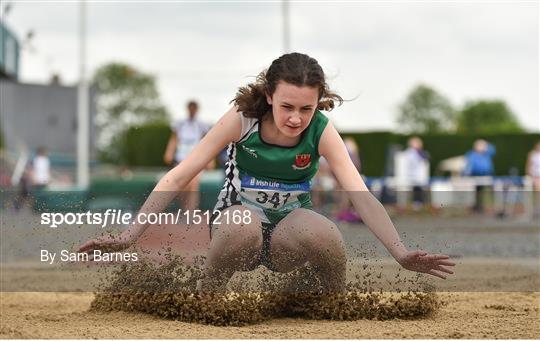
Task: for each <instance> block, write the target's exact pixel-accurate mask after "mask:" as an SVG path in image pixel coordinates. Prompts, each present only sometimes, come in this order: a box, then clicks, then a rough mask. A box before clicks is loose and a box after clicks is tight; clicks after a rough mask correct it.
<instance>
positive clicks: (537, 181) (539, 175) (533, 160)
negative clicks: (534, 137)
mask: <svg viewBox="0 0 540 341" xmlns="http://www.w3.org/2000/svg"><path fill="white" fill-rule="evenodd" d="M526 172H527V175H528V176H530V177H531V178H532V181H533V188H534V190H535V191H540V141H538V142H537V143H536V145H535V146H534V148H533V150H531V151H530V152H529V155H528V157H527V166H526Z"/></svg>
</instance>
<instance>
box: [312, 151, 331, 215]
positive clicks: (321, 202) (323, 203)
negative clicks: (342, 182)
mask: <svg viewBox="0 0 540 341" xmlns="http://www.w3.org/2000/svg"><path fill="white" fill-rule="evenodd" d="M335 186H336V180H335V179H334V175H333V174H332V171H331V170H330V165H329V164H328V161H326V159H325V158H324V157H321V158H320V159H319V169H318V170H317V173H316V174H315V176H314V177H313V184H312V186H311V189H312V200H313V206H315V207H316V208H317V209H319V210H321V211H324V212H326V208H327V206H328V205H330V204H332V203H333V202H334V197H333V196H334V189H335ZM329 213H330V212H326V214H329Z"/></svg>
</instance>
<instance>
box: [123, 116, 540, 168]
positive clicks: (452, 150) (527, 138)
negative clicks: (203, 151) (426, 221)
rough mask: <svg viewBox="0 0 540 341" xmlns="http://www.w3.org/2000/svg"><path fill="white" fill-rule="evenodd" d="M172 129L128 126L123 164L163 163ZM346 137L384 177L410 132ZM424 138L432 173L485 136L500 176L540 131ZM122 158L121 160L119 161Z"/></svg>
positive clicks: (522, 157) (520, 163) (517, 163)
mask: <svg viewBox="0 0 540 341" xmlns="http://www.w3.org/2000/svg"><path fill="white" fill-rule="evenodd" d="M170 134H171V129H170V127H169V126H168V125H167V124H166V123H148V124H144V125H140V126H136V127H131V128H129V129H128V130H127V131H126V132H125V134H124V135H123V138H122V141H123V142H122V144H123V146H122V150H123V153H122V154H123V160H121V161H123V163H124V164H126V165H129V166H148V167H150V166H164V163H163V153H164V152H165V148H166V146H167V141H168V139H169V136H170ZM342 136H343V137H346V136H350V137H352V138H354V139H355V141H356V142H357V143H358V146H359V148H360V157H361V159H362V173H363V174H365V175H367V176H383V175H384V169H385V168H384V167H385V163H386V153H387V150H388V148H389V147H390V146H391V145H392V144H395V145H400V146H401V147H402V148H405V146H406V144H407V140H408V139H409V138H410V137H411V135H405V134H394V133H391V132H369V133H343V134H342ZM417 136H419V137H420V138H421V139H422V140H423V141H424V148H425V149H426V150H427V151H428V152H429V153H430V155H431V174H432V175H437V174H436V173H435V170H436V167H437V165H438V163H439V162H440V161H441V160H444V159H447V158H449V157H453V156H459V155H463V154H465V153H466V152H467V151H469V150H470V149H471V148H472V145H473V142H474V140H476V139H478V138H483V139H486V140H488V141H489V142H491V143H493V144H494V145H495V147H496V148H497V154H496V155H495V158H494V160H493V161H494V164H495V172H496V174H497V175H507V174H508V171H509V170H510V168H511V167H516V168H517V169H518V170H519V172H520V174H524V171H525V162H526V160H527V154H528V152H529V151H530V150H531V149H532V148H533V146H534V144H535V143H536V142H537V141H540V134H538V133H528V134H517V133H516V134H511V133H507V134H491V135H487V134H485V135H478V134H424V135H417ZM119 161H120V160H119Z"/></svg>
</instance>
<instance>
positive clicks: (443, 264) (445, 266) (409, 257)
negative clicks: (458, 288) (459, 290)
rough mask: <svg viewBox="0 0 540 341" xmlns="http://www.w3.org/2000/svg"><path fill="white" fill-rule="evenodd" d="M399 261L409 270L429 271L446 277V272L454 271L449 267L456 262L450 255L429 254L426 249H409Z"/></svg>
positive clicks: (428, 272) (434, 274) (451, 272)
mask: <svg viewBox="0 0 540 341" xmlns="http://www.w3.org/2000/svg"><path fill="white" fill-rule="evenodd" d="M397 261H398V262H399V264H401V266H402V267H404V268H405V269H407V270H411V271H417V272H423V273H427V274H430V275H433V276H437V277H440V278H443V279H445V278H446V274H453V273H454V272H453V271H452V270H450V269H449V267H452V266H455V265H456V264H455V263H454V262H452V261H450V257H449V256H447V255H442V254H429V253H427V252H425V251H421V250H416V251H407V252H406V253H405V254H404V255H402V256H400V257H399V258H398V259H397Z"/></svg>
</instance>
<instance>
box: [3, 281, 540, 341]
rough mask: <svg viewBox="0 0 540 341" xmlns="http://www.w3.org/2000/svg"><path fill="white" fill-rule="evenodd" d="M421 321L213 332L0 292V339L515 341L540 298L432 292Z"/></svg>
mask: <svg viewBox="0 0 540 341" xmlns="http://www.w3.org/2000/svg"><path fill="white" fill-rule="evenodd" d="M437 295H438V298H439V300H440V301H441V302H442V305H441V307H440V308H439V309H438V311H437V312H436V313H435V314H433V315H432V316H429V317H425V318H422V319H412V320H408V319H393V320H384V321H378V320H368V319H361V320H356V321H328V320H307V319H298V318H281V319H272V320H268V321H263V322H260V323H257V324H253V325H247V326H242V327H216V326H211V325H204V324H199V323H186V322H180V321H174V320H168V319H163V318H160V317H156V316H153V315H149V314H143V313H128V312H123V311H114V312H107V313H103V312H96V311H89V308H90V304H91V302H92V300H93V299H94V295H93V294H91V293H2V294H1V298H2V300H1V301H2V303H1V310H2V326H1V328H0V336H1V337H2V338H37V339H38V338H47V339H48V338H69V339H73V338H112V339H116V338H118V339H126V338H129V339H132V338H145V339H151V338H174V339H181V338H190V339H193V338H257V339H261V338H467V339H476V338H490V339H492V338H520V339H530V338H538V337H539V336H540V322H539V321H540V319H539V318H540V316H539V315H540V313H539V302H540V294H539V293H479V292H473V293H438V294H437Z"/></svg>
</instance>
